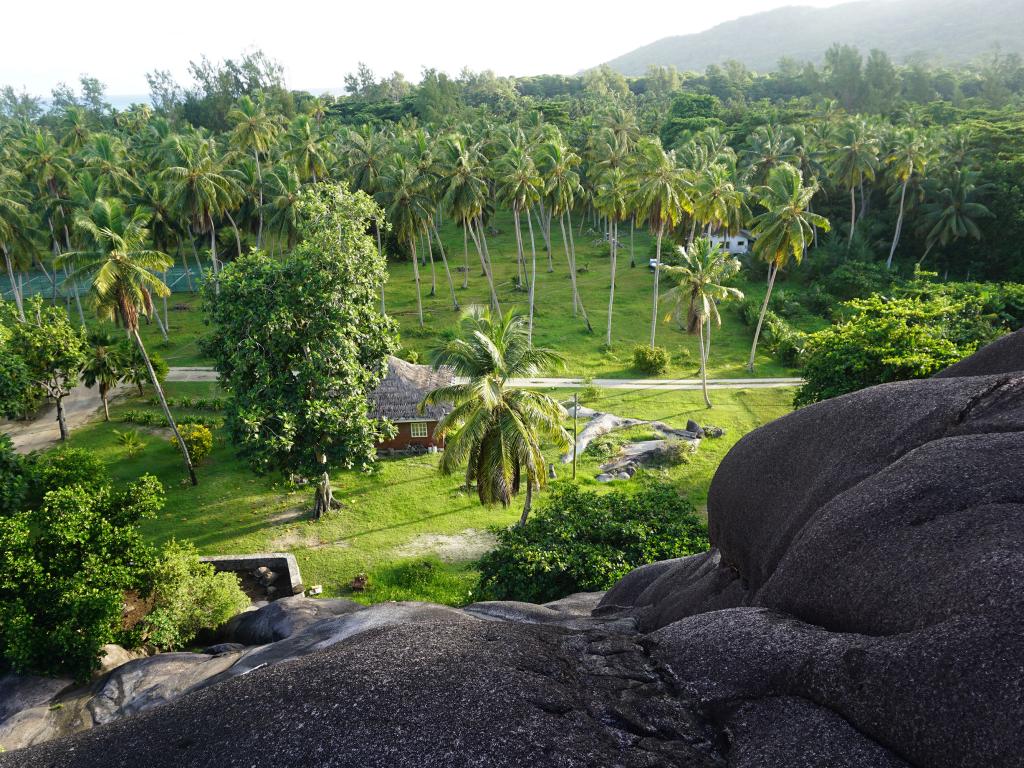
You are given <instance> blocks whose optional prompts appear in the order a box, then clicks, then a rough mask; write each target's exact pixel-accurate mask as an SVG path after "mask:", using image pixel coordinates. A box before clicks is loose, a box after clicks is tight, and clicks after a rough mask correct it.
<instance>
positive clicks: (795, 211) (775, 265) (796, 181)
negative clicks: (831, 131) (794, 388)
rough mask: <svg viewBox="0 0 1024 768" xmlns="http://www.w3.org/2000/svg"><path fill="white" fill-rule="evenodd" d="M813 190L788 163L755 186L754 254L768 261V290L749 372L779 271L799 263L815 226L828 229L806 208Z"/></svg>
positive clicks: (813, 187)
mask: <svg viewBox="0 0 1024 768" xmlns="http://www.w3.org/2000/svg"><path fill="white" fill-rule="evenodd" d="M817 191H818V185H817V184H816V183H811V184H804V180H803V176H801V174H800V171H799V170H798V169H796V168H794V167H792V166H790V165H782V166H779V167H778V168H775V169H773V170H772V172H771V173H769V174H768V183H767V185H765V186H764V187H761V188H760V189H758V202H759V203H760V204H761V206H762V207H763V208H764V212H763V213H761V214H759V215H758V216H757V218H755V219H754V229H753V232H752V235H753V236H754V238H755V240H754V253H755V254H756V255H757V256H758V257H759V258H760V259H761V260H762V261H764V262H766V263H767V264H768V289H767V290H766V291H765V294H764V302H763V303H762V304H761V314H760V315H759V316H758V318H757V327H756V328H755V329H754V342H753V344H752V345H751V346H750V359H749V360H748V361H747V370H748V371H750V372H751V373H753V372H754V356H755V355H756V354H757V341H758V339H759V338H760V336H761V326H762V325H763V324H764V316H765V313H766V312H767V311H768V302H769V301H770V300H771V296H772V288H773V287H774V286H775V278H776V277H777V276H778V274H779V270H780V269H782V268H783V267H785V266H786V264H787V263H789V262H790V261H791V260H792V261H793V262H794V263H796V264H799V263H800V261H801V260H802V259H803V257H804V253H805V252H806V250H807V243H808V242H810V240H811V239H812V237H813V233H814V229H815V228H818V229H821V230H824V231H826V232H827V231H828V230H829V229H830V228H831V225H830V224H829V221H828V219H826V218H825V217H824V216H819V215H818V214H816V213H811V212H810V211H809V210H808V207H809V206H810V203H811V198H813V197H814V194H815V193H816V192H817Z"/></svg>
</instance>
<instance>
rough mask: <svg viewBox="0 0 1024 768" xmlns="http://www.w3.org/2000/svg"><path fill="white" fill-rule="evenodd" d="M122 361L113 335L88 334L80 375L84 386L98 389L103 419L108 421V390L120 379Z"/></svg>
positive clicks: (122, 367)
mask: <svg viewBox="0 0 1024 768" xmlns="http://www.w3.org/2000/svg"><path fill="white" fill-rule="evenodd" d="M124 362H125V361H124V360H122V359H121V355H120V350H119V349H118V347H117V346H115V344H114V339H113V337H111V336H109V335H108V334H105V333H97V334H90V336H89V339H88V347H87V349H86V352H85V362H83V363H82V370H81V373H80V376H81V379H82V383H83V384H85V386H87V387H96V388H97V389H99V393H100V401H101V402H102V403H103V418H104V420H105V421H110V392H111V391H112V390H113V389H114V387H116V386H117V385H118V383H119V382H120V381H121V377H122V375H123V374H122V372H123V370H124Z"/></svg>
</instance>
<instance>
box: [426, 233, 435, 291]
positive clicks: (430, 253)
mask: <svg viewBox="0 0 1024 768" xmlns="http://www.w3.org/2000/svg"><path fill="white" fill-rule="evenodd" d="M427 255H428V256H429V257H430V295H431V296H436V295H437V269H435V268H434V247H433V246H432V245H431V244H430V231H429V230H428V231H427Z"/></svg>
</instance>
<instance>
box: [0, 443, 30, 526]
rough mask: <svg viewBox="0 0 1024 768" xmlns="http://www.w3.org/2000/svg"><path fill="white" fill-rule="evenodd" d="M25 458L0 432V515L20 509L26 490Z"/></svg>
mask: <svg viewBox="0 0 1024 768" xmlns="http://www.w3.org/2000/svg"><path fill="white" fill-rule="evenodd" d="M26 475H27V473H26V471H25V459H23V458H22V457H21V455H19V454H18V453H16V452H15V450H14V445H13V443H11V438H10V437H9V436H8V435H6V434H4V433H3V432H0V516H4V515H10V514H13V513H15V512H17V511H18V510H19V509H21V505H22V503H23V501H24V499H25V494H26V493H27V492H28V478H27V476H26Z"/></svg>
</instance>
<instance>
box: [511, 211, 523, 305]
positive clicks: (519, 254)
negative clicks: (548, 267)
mask: <svg viewBox="0 0 1024 768" xmlns="http://www.w3.org/2000/svg"><path fill="white" fill-rule="evenodd" d="M512 220H513V222H514V225H515V228H516V288H517V289H521V288H522V287H523V231H522V229H521V227H520V223H519V209H518V208H515V207H513V208H512Z"/></svg>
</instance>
